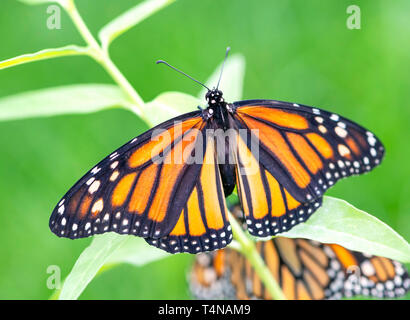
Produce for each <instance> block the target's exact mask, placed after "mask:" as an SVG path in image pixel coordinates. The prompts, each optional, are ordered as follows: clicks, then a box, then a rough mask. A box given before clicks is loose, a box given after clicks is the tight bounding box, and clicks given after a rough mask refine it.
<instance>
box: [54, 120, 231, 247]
mask: <svg viewBox="0 0 410 320" xmlns="http://www.w3.org/2000/svg"><path fill="white" fill-rule="evenodd" d="M206 127H207V122H206V121H204V120H203V119H202V117H201V116H200V112H192V113H189V114H186V115H183V116H180V117H177V118H174V119H171V120H169V121H167V122H165V123H163V124H160V125H159V126H157V127H155V128H153V129H151V130H149V131H147V132H146V133H144V134H142V135H141V136H139V137H137V138H135V139H133V140H131V141H130V142H128V143H127V144H125V145H124V146H123V147H121V148H119V149H118V150H117V151H115V152H114V153H112V154H111V155H110V156H108V157H106V158H105V159H104V160H102V161H101V162H100V163H99V164H97V166H95V167H94V168H93V169H92V170H90V171H89V172H88V173H87V174H86V175H85V176H84V177H83V178H81V179H80V180H79V181H78V182H77V183H76V184H75V185H74V186H73V187H72V188H71V189H70V190H69V191H68V192H67V194H66V195H65V196H64V197H63V198H62V200H61V201H60V202H59V203H58V205H57V206H56V208H55V209H54V211H53V213H52V215H51V218H50V228H51V230H52V231H53V232H54V233H55V234H57V235H58V236H60V237H68V238H71V239H75V238H82V237H87V236H91V235H93V234H99V233H105V232H109V231H114V232H117V233H121V234H132V235H137V236H141V237H144V238H148V239H149V240H148V242H152V240H151V239H162V238H163V237H166V236H168V235H169V234H172V235H174V234H175V233H178V239H179V240H181V241H184V240H187V239H188V240H191V237H194V239H200V237H201V236H202V235H203V234H202V233H201V232H200V231H202V230H200V231H198V228H199V227H198V221H201V222H202V223H203V224H204V225H205V226H206V227H207V229H206V231H205V232H206V233H207V234H209V236H210V237H211V236H215V237H216V238H217V239H216V242H217V245H215V241H213V242H211V243H210V244H209V245H208V246H209V249H210V250H213V249H215V248H218V247H222V244H223V242H222V241H224V242H227V241H228V240H229V236H230V232H229V231H228V230H227V227H226V225H227V223H226V216H225V214H226V208H225V204H224V203H223V204H222V203H220V204H219V205H218V203H217V202H214V203H213V207H214V208H213V210H210V209H208V208H207V211H206V212H205V213H204V214H202V212H200V215H198V213H199V211H198V210H197V211H195V210H194V209H195V206H196V204H195V201H196V200H195V199H194V198H195V195H197V194H201V197H202V198H201V199H199V197H198V200H197V201H196V202H199V201H205V202H206V201H209V199H208V198H209V197H221V195H220V194H219V193H218V192H217V191H218V190H214V189H215V188H216V182H217V181H218V180H217V179H216V178H217V177H219V176H216V174H215V172H213V175H212V176H211V174H212V172H211V169H209V168H210V167H211V166H205V165H202V162H201V161H194V160H195V159H194V158H195V156H199V157H201V155H202V157H203V155H204V154H205V152H206V151H208V148H210V147H209V146H212V143H211V144H207V143H206V142H207V141H205V131H206ZM204 141H205V143H204ZM204 168H207V169H206V170H205V169H204ZM200 176H201V178H200V180H201V181H202V182H201V185H200V187H202V188H203V190H202V189H201V190H199V187H198V179H199V177H200ZM207 179H208V180H207ZM212 179H213V180H212ZM207 183H209V184H212V183H215V185H211V187H213V189H212V188H210V186H209V185H208V184H207ZM208 190H209V191H208ZM211 192H215V193H212V194H211V195H210V193H211ZM188 199H189V200H188ZM204 199H206V200H204ZM187 203H188V204H189V206H190V207H189V208H188V209H187V208H186V204H187ZM203 203H204V202H201V203H200V204H199V205H198V208H201V209H202V208H203V206H204V204H203ZM207 205H208V204H207ZM181 213H184V216H185V217H187V220H186V221H185V220H184V221H183V223H185V224H186V226H187V227H188V226H189V227H190V229H188V228H185V232H182V228H181V219H180V216H181ZM192 221H194V222H192ZM210 230H214V231H215V233H212V234H211V232H210ZM221 234H222V235H221ZM223 235H225V237H223ZM170 238H171V237H170ZM212 239H213V238H212ZM194 241H195V240H192V241H191V242H190V243H189V246H188V249H186V246H182V245H181V246H180V245H178V246H176V245H175V246H172V243H173V242H172V243H171V246H169V247H166V248H164V249H165V250H167V251H170V252H173V253H177V252H183V251H187V252H191V251H192V252H194V251H195V250H196V247H197V246H195V247H193V248H192V246H193V245H194V244H193V243H192V242H194ZM153 244H155V243H153ZM200 248H201V250H202V249H203V248H206V247H205V245H203V246H201V247H200Z"/></svg>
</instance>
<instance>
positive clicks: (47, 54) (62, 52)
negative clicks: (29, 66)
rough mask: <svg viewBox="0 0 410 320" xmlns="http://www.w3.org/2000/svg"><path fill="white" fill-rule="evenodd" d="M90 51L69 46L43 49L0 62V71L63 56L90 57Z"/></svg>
mask: <svg viewBox="0 0 410 320" xmlns="http://www.w3.org/2000/svg"><path fill="white" fill-rule="evenodd" d="M90 54H91V53H90V50H89V49H88V48H86V47H79V46H76V45H69V46H65V47H61V48H52V49H44V50H41V51H38V52H35V53H28V54H23V55H21V56H17V57H14V58H11V59H7V60H4V61H0V70H1V69H6V68H10V67H14V66H17V65H19V64H23V63H28V62H34V61H39V60H45V59H51V58H58V57H64V56H78V55H90Z"/></svg>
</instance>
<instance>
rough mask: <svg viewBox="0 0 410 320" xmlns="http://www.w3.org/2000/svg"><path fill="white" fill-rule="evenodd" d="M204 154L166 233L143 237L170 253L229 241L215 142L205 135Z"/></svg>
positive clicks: (217, 246)
mask: <svg viewBox="0 0 410 320" xmlns="http://www.w3.org/2000/svg"><path fill="white" fill-rule="evenodd" d="M206 139H207V141H206V144H205V145H206V148H205V156H204V159H203V161H202V162H203V164H202V167H201V172H200V174H199V176H198V177H197V179H196V184H195V187H194V188H193V189H192V191H191V193H190V195H189V198H188V201H187V202H186V204H185V205H184V207H183V209H182V210H181V212H180V214H179V218H178V222H177V224H176V225H175V227H174V229H173V230H172V231H171V232H170V234H169V235H167V236H165V237H161V238H152V237H150V238H147V239H146V241H147V242H148V243H149V244H151V245H154V246H157V247H159V248H161V249H163V250H166V251H168V252H171V253H176V252H189V253H198V252H202V251H211V250H215V249H220V248H224V247H225V246H226V245H227V244H229V243H230V242H231V240H232V232H231V227H230V225H229V222H228V217H227V208H226V204H225V198H224V193H223V187H222V181H221V176H220V173H219V169H218V164H217V162H216V153H215V141H214V138H213V137H207V138H206Z"/></svg>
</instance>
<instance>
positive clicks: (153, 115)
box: [144, 92, 201, 125]
mask: <svg viewBox="0 0 410 320" xmlns="http://www.w3.org/2000/svg"><path fill="white" fill-rule="evenodd" d="M200 104H201V103H200V101H199V99H197V98H195V97H193V96H191V95H189V94H185V93H180V92H165V93H162V94H160V95H159V96H158V97H156V98H155V99H154V100H152V101H151V102H148V103H146V104H145V107H144V114H145V115H146V117H147V118H148V120H149V121H150V122H151V123H152V124H153V125H156V124H159V123H161V122H164V121H166V120H169V119H171V118H173V117H176V116H179V115H180V114H182V113H186V112H189V111H194V110H196V108H197V106H199V105H200Z"/></svg>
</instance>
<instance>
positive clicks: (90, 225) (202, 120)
mask: <svg viewBox="0 0 410 320" xmlns="http://www.w3.org/2000/svg"><path fill="white" fill-rule="evenodd" d="M228 51H229V48H228V50H227V51H226V56H225V60H226V57H227V54H228ZM225 60H224V61H225ZM161 62H163V61H161ZM164 63H165V62H164ZM171 68H173V67H171ZM174 69H175V68H174ZM175 70H177V69H175ZM177 71H178V72H181V71H179V70H177ZM181 73H182V72H181ZM221 75H222V71H221ZM188 77H189V76H188ZM190 78H191V77H190ZM191 79H192V78H191ZM220 79H221V77H220V78H219V81H220ZM193 80H195V79H193ZM195 81H197V80H195ZM219 81H218V85H217V87H216V88H214V89H212V90H210V89H209V88H207V87H206V88H207V89H208V92H207V94H206V100H207V102H208V107H207V108H206V109H200V110H199V111H194V112H190V113H186V114H184V115H181V116H179V117H176V118H174V119H171V120H168V121H166V122H164V123H161V124H159V125H158V126H156V127H155V128H152V129H151V130H149V131H147V132H145V133H144V134H142V135H140V136H138V137H137V138H134V139H132V140H131V141H129V142H128V143H126V144H125V145H123V146H122V147H120V148H119V149H117V150H116V151H114V152H113V153H111V154H110V155H109V156H107V157H106V158H104V159H103V160H102V161H101V162H99V163H98V164H97V165H96V166H95V167H94V168H92V169H91V170H90V171H89V172H87V173H86V174H85V175H84V176H83V177H82V178H81V179H80V180H79V181H78V182H77V183H76V184H75V185H74V186H73V187H72V188H71V189H70V190H69V191H68V192H67V193H66V194H65V196H64V197H63V198H62V199H61V200H60V201H59V202H58V204H57V206H56V207H55V208H54V210H53V212H52V214H51V217H50V222H49V226H50V229H51V230H52V231H53V232H54V233H55V234H56V235H58V236H60V237H67V238H71V239H76V238H82V237H88V236H91V235H94V234H100V233H105V232H109V231H113V232H117V233H121V234H131V235H136V236H140V237H144V238H145V240H146V241H147V242H148V243H149V244H151V245H154V246H157V247H159V248H161V249H163V250H166V251H168V252H170V253H179V252H189V253H198V252H202V251H211V250H215V249H219V248H223V247H225V246H226V245H227V244H228V243H229V242H230V241H231V240H232V232H231V227H230V225H229V222H228V218H227V207H226V204H225V197H226V196H228V195H230V194H231V193H232V191H233V190H234V188H235V186H236V187H237V188H238V193H239V197H240V200H241V203H242V205H243V208H244V214H245V217H246V222H247V228H248V231H249V232H250V233H251V234H252V235H255V236H261V237H265V236H269V235H275V234H278V233H280V232H283V231H286V230H289V229H291V228H292V227H293V226H295V225H297V224H298V223H301V222H304V221H306V219H308V218H309V216H310V215H311V214H312V213H313V212H315V211H316V210H317V208H319V207H320V205H321V203H322V195H323V193H324V192H325V191H326V190H327V189H328V188H329V187H330V186H332V185H333V184H334V183H335V182H336V181H337V180H339V179H341V178H343V177H347V176H351V175H355V174H362V173H365V172H368V171H370V170H371V169H372V168H374V167H375V166H377V165H378V164H379V163H380V161H381V160H382V158H383V155H384V148H383V146H382V144H381V142H380V141H379V140H378V139H377V138H376V137H375V135H374V134H373V133H371V132H370V131H368V130H366V129H364V128H363V127H361V126H359V125H358V124H356V123H354V122H352V121H350V120H347V119H345V118H342V117H341V116H339V115H336V114H334V113H330V112H327V111H323V110H320V109H318V108H313V107H309V106H305V105H301V104H296V103H289V102H281V101H276V100H246V101H239V102H234V103H227V102H226V101H225V100H224V98H223V95H222V92H221V91H220V90H219V89H218V87H219ZM197 82H199V81H197ZM208 131H213V132H218V134H215V133H214V134H213V135H209V134H208ZM228 131H229V132H230V133H232V132H233V139H230V140H229V139H228V143H227V144H226V145H225V146H224V145H223V144H224V142H225V141H226V139H225V138H226V136H225V133H226V132H228ZM166 137H171V139H166ZM221 141H222V142H221ZM221 145H222V148H220V146H221ZM255 145H256V146H257V147H256V148H253V146H255ZM217 150H222V151H221V152H217ZM182 155H184V156H186V155H188V157H187V159H189V160H192V159H193V158H195V159H198V158H199V160H200V161H199V162H198V161H194V162H193V161H186V157H184V161H180V158H181V156H182ZM227 159H228V162H226V161H225V160H227ZM231 160H233V161H231Z"/></svg>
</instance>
